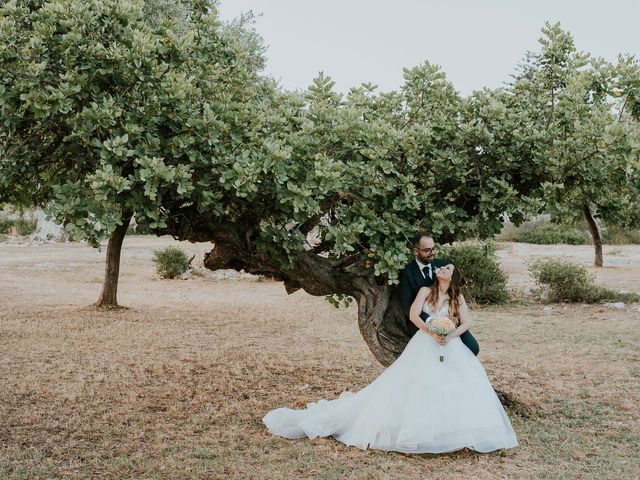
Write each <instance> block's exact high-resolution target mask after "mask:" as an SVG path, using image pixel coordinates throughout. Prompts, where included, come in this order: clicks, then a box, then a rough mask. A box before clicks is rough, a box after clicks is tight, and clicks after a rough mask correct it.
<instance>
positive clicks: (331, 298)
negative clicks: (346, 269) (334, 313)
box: [325, 294, 353, 308]
mask: <svg viewBox="0 0 640 480" xmlns="http://www.w3.org/2000/svg"><path fill="white" fill-rule="evenodd" d="M325 300H327V301H328V302H329V303H330V304H331V305H333V306H334V307H335V308H340V307H343V308H349V305H351V302H353V297H351V296H349V295H344V294H334V295H327V296H325Z"/></svg>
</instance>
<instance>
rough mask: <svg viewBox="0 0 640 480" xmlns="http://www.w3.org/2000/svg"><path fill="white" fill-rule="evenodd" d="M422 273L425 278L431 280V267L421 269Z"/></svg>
mask: <svg viewBox="0 0 640 480" xmlns="http://www.w3.org/2000/svg"><path fill="white" fill-rule="evenodd" d="M422 273H424V276H425V277H429V278H431V265H427V266H426V267H423V268H422Z"/></svg>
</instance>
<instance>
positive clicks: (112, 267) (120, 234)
mask: <svg viewBox="0 0 640 480" xmlns="http://www.w3.org/2000/svg"><path fill="white" fill-rule="evenodd" d="M131 217H132V214H131V213H125V214H123V216H122V219H121V222H122V223H121V224H120V225H118V226H117V227H116V229H115V230H114V232H113V233H112V234H111V236H110V237H109V243H108V244H107V258H106V260H105V266H104V282H103V283H102V292H101V293H100V298H99V299H98V301H97V302H96V306H98V307H117V306H118V276H119V275H120V252H121V251H122V242H123V241H124V236H125V235H126V233H127V228H128V227H129V222H131Z"/></svg>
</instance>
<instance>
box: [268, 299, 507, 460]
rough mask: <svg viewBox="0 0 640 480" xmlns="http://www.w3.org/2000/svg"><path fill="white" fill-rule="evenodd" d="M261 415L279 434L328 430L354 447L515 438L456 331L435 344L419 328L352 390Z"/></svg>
mask: <svg viewBox="0 0 640 480" xmlns="http://www.w3.org/2000/svg"><path fill="white" fill-rule="evenodd" d="M445 308H446V307H445ZM440 355H443V356H444V361H443V362H440ZM262 421H263V422H264V423H265V425H266V426H267V428H268V430H269V432H271V433H273V434H275V435H279V436H282V437H286V438H302V437H309V438H315V437H326V436H333V437H334V438H336V439H337V440H339V441H340V442H343V443H345V444H347V445H353V446H355V447H358V448H361V449H366V448H375V449H379V450H392V451H398V452H405V453H444V452H451V451H455V450H460V449H462V448H465V447H466V448H470V449H472V450H476V451H479V452H489V451H492V450H497V449H500V448H511V447H515V446H516V445H518V441H517V439H516V435H515V432H514V431H513V428H512V427H511V423H510V422H509V418H508V417H507V415H506V412H505V411H504V408H503V407H502V404H501V403H500V400H499V399H498V397H497V396H496V394H495V392H494V390H493V387H492V386H491V383H490V382H489V379H488V378H487V375H486V372H485V370H484V368H483V367H482V364H481V363H480V361H479V360H478V359H477V358H476V356H475V355H474V354H473V353H471V351H470V350H469V349H468V348H467V347H466V346H465V345H464V344H463V343H462V341H461V340H460V338H455V339H452V340H451V341H450V342H449V343H448V345H446V346H445V347H442V346H441V345H438V344H437V343H436V342H435V341H434V340H433V338H431V337H430V336H429V335H428V334H426V333H424V332H423V331H422V330H418V331H417V332H416V333H415V335H414V336H413V337H412V338H411V340H410V341H409V343H408V344H407V346H406V347H405V349H404V351H403V352H402V354H401V355H400V356H399V357H398V358H397V359H396V361H395V362H394V363H393V364H391V365H390V366H389V367H388V368H387V369H386V370H385V371H384V372H382V374H380V376H379V377H378V378H376V379H375V380H374V381H373V382H372V383H370V384H369V385H367V386H366V387H365V388H363V389H362V390H360V391H359V392H356V393H352V392H348V391H347V392H343V393H342V394H341V395H340V396H339V397H338V398H337V399H335V400H320V401H318V402H314V403H309V404H307V408H306V409H303V410H293V409H289V408H278V409H275V410H272V411H270V412H268V413H267V414H266V415H265V416H264V418H263V419H262Z"/></svg>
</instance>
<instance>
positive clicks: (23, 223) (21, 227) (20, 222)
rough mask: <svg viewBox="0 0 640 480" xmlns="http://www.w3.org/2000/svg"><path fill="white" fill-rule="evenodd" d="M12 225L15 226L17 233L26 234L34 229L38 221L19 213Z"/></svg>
mask: <svg viewBox="0 0 640 480" xmlns="http://www.w3.org/2000/svg"><path fill="white" fill-rule="evenodd" d="M13 225H14V226H15V227H16V232H17V233H18V235H22V236H27V235H31V234H32V233H33V232H35V231H36V228H37V227H38V221H37V220H36V219H35V218H30V217H26V216H25V215H20V217H18V218H17V219H16V220H15V221H14V223H13Z"/></svg>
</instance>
